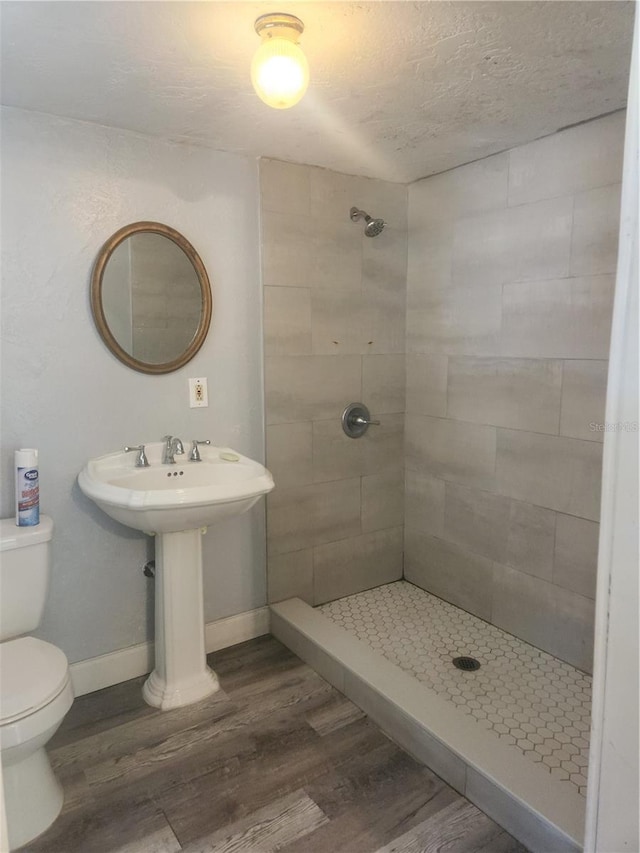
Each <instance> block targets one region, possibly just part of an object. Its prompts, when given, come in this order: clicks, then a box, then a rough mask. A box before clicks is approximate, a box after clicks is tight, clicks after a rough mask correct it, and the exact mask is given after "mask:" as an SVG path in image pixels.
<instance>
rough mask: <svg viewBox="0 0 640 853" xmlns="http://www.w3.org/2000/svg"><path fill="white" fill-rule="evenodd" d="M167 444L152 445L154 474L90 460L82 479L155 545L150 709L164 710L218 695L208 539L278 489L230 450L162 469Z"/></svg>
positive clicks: (107, 508)
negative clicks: (206, 592) (210, 662)
mask: <svg viewBox="0 0 640 853" xmlns="http://www.w3.org/2000/svg"><path fill="white" fill-rule="evenodd" d="M163 449H164V444H163V442H156V443H153V444H148V445H146V453H147V458H148V460H149V467H148V468H137V467H135V456H134V454H133V453H131V452H129V453H125V452H124V451H118V452H116V453H108V454H106V455H105V456H99V457H96V458H95V459H90V460H89V462H88V463H87V464H86V465H85V467H84V468H83V469H82V471H81V472H80V474H79V476H78V484H79V485H80V488H81V489H82V491H83V492H84V494H85V495H87V497H89V498H91V499H92V500H93V501H94V502H95V503H96V504H97V505H98V506H99V507H100V509H102V510H104V512H106V513H107V515H109V516H111V518H114V519H115V520H116V521H119V522H121V523H122V524H125V525H127V526H128V527H133V528H135V529H136V530H142V531H144V532H145V533H149V534H152V535H155V537H156V590H155V668H154V670H153V672H152V673H151V675H150V676H149V678H148V679H147V681H146V682H145V685H144V688H143V695H144V698H145V701H146V702H148V703H149V704H150V705H153V706H154V707H156V708H162V709H163V710H166V709H169V708H176V707H178V706H180V705H189V704H191V703H192V702H197V701H198V700H200V699H203V698H204V697H205V696H208V695H209V694H210V693H214V692H215V691H216V690H217V689H218V686H219V685H218V679H217V676H216V674H215V673H214V672H213V671H212V670H211V669H209V667H208V666H207V664H206V653H205V645H204V609H203V591H202V534H203V533H205V532H206V528H207V527H208V526H209V525H211V524H215V523H217V522H219V521H222V520H224V519H225V518H230V517H232V516H234V515H239V514H240V513H243V512H246V511H247V510H248V509H250V507H252V506H253V505H254V504H255V503H256V502H257V501H258V500H260V498H261V496H262V495H265V494H267V493H268V492H270V491H271V489H273V486H274V482H273V478H272V477H271V474H270V473H269V471H267V469H266V468H264V467H263V466H262V465H260V463H259V462H254V461H253V460H252V459H249V458H247V457H246V456H242V455H241V454H240V453H236V451H234V450H232V449H231V448H228V447H211V446H203V445H201V446H200V454H201V457H202V461H200V462H191V461H186V456H185V457H184V458H185V461H184V462H179V461H178V460H176V464H175V465H169V464H163V463H162V461H161V460H162V453H163Z"/></svg>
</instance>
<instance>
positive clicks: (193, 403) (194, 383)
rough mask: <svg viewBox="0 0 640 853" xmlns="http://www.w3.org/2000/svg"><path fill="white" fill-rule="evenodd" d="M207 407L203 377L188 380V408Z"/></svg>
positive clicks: (207, 400) (205, 386)
mask: <svg viewBox="0 0 640 853" xmlns="http://www.w3.org/2000/svg"><path fill="white" fill-rule="evenodd" d="M208 405H209V396H208V394H207V380H206V379H205V378H204V377H201V378H199V379H190V380H189V406H190V407H191V408H192V409H199V408H204V406H208Z"/></svg>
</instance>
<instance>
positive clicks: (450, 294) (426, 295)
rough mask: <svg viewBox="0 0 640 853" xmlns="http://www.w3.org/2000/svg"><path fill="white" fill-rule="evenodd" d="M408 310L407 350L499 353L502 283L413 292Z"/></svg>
mask: <svg viewBox="0 0 640 853" xmlns="http://www.w3.org/2000/svg"><path fill="white" fill-rule="evenodd" d="M410 304H411V307H410V309H409V310H408V311H407V351H408V352H410V353H441V354H443V355H499V354H500V327H501V318H502V285H501V283H499V282H498V283H492V284H490V285H484V286H482V287H474V286H472V285H458V286H449V287H437V288H429V289H425V290H423V291H421V292H420V293H416V294H413V296H412V297H411V299H410Z"/></svg>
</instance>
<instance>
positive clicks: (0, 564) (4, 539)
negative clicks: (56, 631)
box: [0, 515, 53, 640]
mask: <svg viewBox="0 0 640 853" xmlns="http://www.w3.org/2000/svg"><path fill="white" fill-rule="evenodd" d="M52 535H53V521H52V520H51V519H50V518H49V517H48V516H46V515H41V516H40V524H36V525H35V526H34V527H18V526H17V525H16V520H15V518H3V519H2V520H1V521H0V640H8V639H10V638H11V637H19V636H20V635H21V634H28V633H29V632H31V631H33V630H35V628H37V627H38V625H39V624H40V621H41V619H42V612H43V610H44V604H45V601H46V600H47V591H48V588H49V570H50V567H51V537H52Z"/></svg>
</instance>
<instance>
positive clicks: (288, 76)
mask: <svg viewBox="0 0 640 853" xmlns="http://www.w3.org/2000/svg"><path fill="white" fill-rule="evenodd" d="M254 26H255V30H256V32H257V33H258V35H259V36H260V38H261V39H262V44H261V45H260V47H259V48H258V49H257V51H256V52H255V55H254V57H253V61H252V63H251V82H252V83H253V88H254V89H255V90H256V92H257V94H258V96H259V97H260V98H261V100H263V101H264V102H265V104H268V105H269V106H270V107H273V108H274V109H277V110H285V109H288V108H289V107H292V106H294V105H295V104H297V103H298V101H299V100H300V99H301V98H302V96H303V95H304V93H305V92H306V90H307V86H308V85H309V64H308V63H307V58H306V56H305V55H304V53H303V51H302V48H301V47H300V45H299V44H298V38H299V36H300V35H302V33H303V32H304V24H303V23H302V21H301V20H300V18H296V16H295V15H288V14H286V13H284V12H275V13H272V14H269V15H261V16H260V17H259V18H258V19H257V20H256V22H255V25H254Z"/></svg>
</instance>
